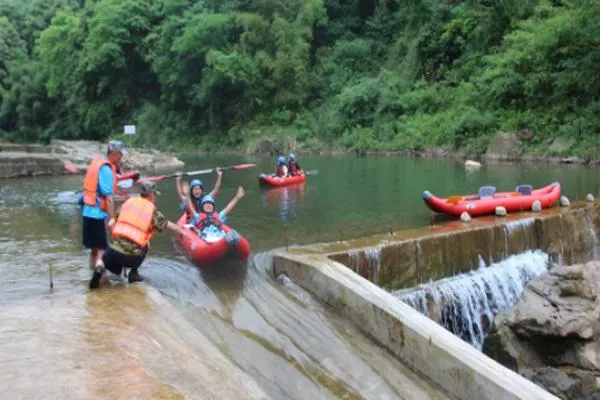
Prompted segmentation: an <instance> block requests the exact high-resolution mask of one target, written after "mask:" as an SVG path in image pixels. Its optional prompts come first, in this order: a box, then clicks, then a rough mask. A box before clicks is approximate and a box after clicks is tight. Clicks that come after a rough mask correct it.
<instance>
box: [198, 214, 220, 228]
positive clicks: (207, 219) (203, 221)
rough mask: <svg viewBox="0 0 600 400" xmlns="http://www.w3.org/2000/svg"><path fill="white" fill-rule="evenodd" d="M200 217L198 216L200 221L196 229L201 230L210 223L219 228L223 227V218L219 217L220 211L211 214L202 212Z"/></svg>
mask: <svg viewBox="0 0 600 400" xmlns="http://www.w3.org/2000/svg"><path fill="white" fill-rule="evenodd" d="M199 215H200V217H199V218H198V222H197V223H196V229H198V230H199V231H200V232H202V230H203V229H204V228H206V227H208V226H210V225H214V226H216V227H217V228H221V225H223V224H222V223H221V219H220V218H219V213H218V212H216V211H214V212H212V213H211V214H207V213H205V212H201V213H200V214H199Z"/></svg>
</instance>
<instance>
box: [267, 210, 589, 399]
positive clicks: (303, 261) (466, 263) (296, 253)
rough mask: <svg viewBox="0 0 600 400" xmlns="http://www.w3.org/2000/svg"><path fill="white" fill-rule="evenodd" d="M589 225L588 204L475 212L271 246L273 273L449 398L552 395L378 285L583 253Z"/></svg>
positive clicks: (571, 258)
mask: <svg viewBox="0 0 600 400" xmlns="http://www.w3.org/2000/svg"><path fill="white" fill-rule="evenodd" d="M598 227H600V205H598V204H584V205H574V206H572V207H571V208H569V209H552V210H546V211H544V212H542V213H538V214H531V213H522V214H518V215H510V216H509V217H505V218H495V217H492V218H479V219H476V220H475V221H473V222H472V223H471V224H463V223H461V222H451V223H447V224H443V225H440V226H434V227H429V228H425V229H420V230H411V231H403V232H397V233H395V234H385V235H377V236H372V237H368V238H360V239H355V240H349V241H345V242H342V243H323V244H316V245H311V246H303V247H295V248H291V249H289V250H288V251H283V250H280V251H277V252H276V253H275V255H274V258H273V272H274V274H275V276H279V275H281V274H285V275H287V276H288V277H289V278H291V279H292V280H293V281H294V282H296V283H297V284H299V285H301V286H302V287H304V288H305V289H307V290H309V291H311V292H312V293H313V294H314V295H315V296H317V297H318V298H319V299H320V300H321V301H323V302H325V303H326V304H328V305H330V306H331V307H333V308H334V309H335V310H337V311H338V312H339V313H340V314H342V315H344V316H345V317H347V318H348V319H350V320H352V321H353V322H354V323H356V324H357V325H358V326H359V327H360V329H362V330H363V331H364V332H365V333H367V334H368V335H370V336H371V337H373V338H374V339H375V340H376V341H377V342H379V343H380V344H381V345H382V346H384V347H385V348H387V349H388V350H390V351H391V352H392V353H393V354H394V355H395V356H396V357H398V358H399V359H401V360H402V361H403V362H404V363H406V365H408V366H409V367H411V368H413V369H414V370H415V371H418V372H419V373H421V374H423V375H425V376H426V377H428V378H429V379H430V380H432V381H433V382H435V383H437V384H439V385H440V386H441V387H442V388H443V389H444V390H446V391H447V392H448V393H449V394H451V395H453V396H455V397H456V398H460V399H555V398H556V397H554V396H552V395H551V394H550V393H548V392H546V391H545V390H543V389H542V388H540V387H538V386H536V385H535V384H533V383H532V382H530V381H528V380H527V379H525V378H523V377H521V376H520V375H518V374H517V373H515V372H513V371H511V370H508V369H506V368H505V367H503V366H501V365H500V364H498V363H497V362H495V361H494V360H492V359H490V358H489V357H487V356H486V355H484V354H483V353H481V352H479V351H478V350H477V349H475V348H474V347H472V346H471V345H469V344H468V343H466V342H464V341H462V340H461V339H460V338H458V337H456V336H455V335H453V334H452V333H451V332H449V331H447V330H446V329H444V328H443V327H441V326H440V325H438V324H436V323H435V322H434V321H432V320H431V319H429V318H427V317H426V316H424V315H422V314H421V313H419V312H417V311H416V310H414V309H413V308H411V307H410V306H408V305H406V304H405V303H403V302H402V301H400V300H399V299H398V298H397V297H395V296H393V295H392V294H390V293H389V292H388V291H386V290H384V289H382V287H384V288H385V289H388V290H398V289H403V288H410V287H414V286H417V285H419V284H420V283H423V282H429V281H432V280H438V279H442V278H444V277H448V276H452V275H455V274H458V273H462V272H468V271H470V270H473V269H476V268H478V267H480V266H483V265H482V264H485V265H486V266H489V265H490V264H492V263H493V262H498V261H501V260H503V259H505V258H507V257H508V256H511V255H516V254H519V253H522V252H524V251H526V250H532V249H539V250H542V251H544V252H545V253H547V254H548V255H549V256H550V258H551V259H552V260H553V261H554V262H557V263H565V264H570V263H575V262H580V261H584V260H589V259H590V258H593V257H595V255H596V252H597V243H596V242H597V232H598ZM373 282H375V283H376V284H378V285H379V286H381V287H379V286H377V285H376V284H373Z"/></svg>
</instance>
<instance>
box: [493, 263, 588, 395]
mask: <svg viewBox="0 0 600 400" xmlns="http://www.w3.org/2000/svg"><path fill="white" fill-rule="evenodd" d="M599 294H600V262H598V261H592V262H589V263H587V264H580V265H572V266H566V267H554V268H553V269H551V270H550V271H549V272H547V273H545V274H543V275H541V276H539V277H538V278H536V279H533V280H531V281H530V282H529V283H528V284H527V286H526V288H525V290H524V292H523V296H522V297H521V300H520V302H519V303H518V304H517V305H516V306H515V307H513V308H512V309H510V310H508V311H505V312H504V313H500V314H498V315H497V316H496V318H495V320H494V323H493V325H492V329H491V332H490V334H489V335H488V337H487V338H486V340H485V342H484V345H483V351H484V352H485V353H486V354H488V355H489V356H490V357H492V358H494V359H496V360H497V361H499V362H500V363H502V364H504V365H506V366H507V367H509V368H511V369H513V370H515V371H517V372H519V373H521V374H522V375H524V376H526V377H527V378H529V379H531V380H533V381H534V382H536V383H538V384H539V385H541V386H543V387H545V388H546V389H547V390H548V391H550V392H552V393H554V394H556V395H558V396H559V397H561V398H563V399H578V400H583V399H586V400H587V399H592V398H594V397H591V396H594V395H597V394H598V393H600V296H599Z"/></svg>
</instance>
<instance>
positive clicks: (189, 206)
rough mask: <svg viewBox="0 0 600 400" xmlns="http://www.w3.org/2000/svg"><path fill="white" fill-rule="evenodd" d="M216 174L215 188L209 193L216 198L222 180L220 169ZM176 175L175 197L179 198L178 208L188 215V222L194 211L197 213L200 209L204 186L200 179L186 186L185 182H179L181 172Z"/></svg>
mask: <svg viewBox="0 0 600 400" xmlns="http://www.w3.org/2000/svg"><path fill="white" fill-rule="evenodd" d="M216 172H217V181H216V182H215V187H214V188H213V190H212V192H210V193H209V194H210V195H211V196H213V197H217V195H218V194H219V190H220V189H221V180H222V179H223V171H221V169H220V168H217V169H216ZM177 174H178V175H177V177H176V184H175V189H176V190H177V197H178V198H179V203H180V207H181V208H182V209H183V210H185V212H186V213H187V215H188V220H190V219H191V218H192V216H193V214H194V211H196V212H198V211H200V209H201V203H202V198H204V196H205V195H206V194H205V193H204V184H203V183H202V181H201V180H200V179H194V180H192V181H191V182H190V184H189V186H188V185H187V184H186V183H185V182H183V183H182V182H181V172H178V173H177ZM190 194H191V195H190Z"/></svg>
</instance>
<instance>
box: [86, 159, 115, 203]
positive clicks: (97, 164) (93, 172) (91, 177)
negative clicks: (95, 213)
mask: <svg viewBox="0 0 600 400" xmlns="http://www.w3.org/2000/svg"><path fill="white" fill-rule="evenodd" d="M105 165H110V169H111V170H112V172H113V193H114V194H116V193H117V167H116V166H115V165H113V164H112V163H111V162H110V161H108V160H106V159H105V158H104V157H102V156H97V157H96V158H94V159H93V160H92V162H91V163H90V165H89V166H88V169H87V172H86V173H85V178H84V179H83V204H86V205H88V206H92V207H96V199H97V198H98V196H100V195H99V194H98V172H100V168H102V167H103V166H105ZM100 209H101V210H106V198H105V197H104V196H100Z"/></svg>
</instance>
